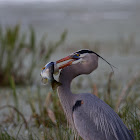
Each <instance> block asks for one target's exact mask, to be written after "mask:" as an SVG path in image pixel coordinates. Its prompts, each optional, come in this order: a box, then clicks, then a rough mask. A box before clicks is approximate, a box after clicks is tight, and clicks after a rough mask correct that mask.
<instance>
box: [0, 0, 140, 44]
mask: <svg viewBox="0 0 140 140" xmlns="http://www.w3.org/2000/svg"><path fill="white" fill-rule="evenodd" d="M24 2H25V1H24ZM139 15H140V2H139V1H138V0H134V1H132V0H129V1H126V0H123V1H117V0H115V1H111V0H104V1H97V0H95V1H90V0H88V1H76V2H75V1H68V0H67V1H61V2H30V3H23V2H21V3H9V4H8V3H6V4H2V3H1V5H0V24H2V25H4V26H7V25H10V26H12V25H14V24H16V23H21V25H22V29H23V30H24V31H27V30H28V26H29V25H33V26H34V27H35V29H36V31H37V33H38V37H40V35H42V34H43V33H44V32H47V33H48V37H49V38H50V39H57V38H58V37H59V35H60V33H62V32H63V31H64V29H67V30H68V31H69V34H68V39H67V42H69V43H71V42H74V41H77V40H92V41H93V40H116V38H117V37H118V36H119V35H120V34H121V35H127V34H131V33H133V32H134V33H136V36H137V41H138V42H139V39H138V38H139V36H140V28H139V26H140V18H139Z"/></svg>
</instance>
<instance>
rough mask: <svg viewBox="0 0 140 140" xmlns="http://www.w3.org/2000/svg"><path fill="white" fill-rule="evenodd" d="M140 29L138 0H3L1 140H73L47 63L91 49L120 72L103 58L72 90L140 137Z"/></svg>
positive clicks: (0, 12)
mask: <svg viewBox="0 0 140 140" xmlns="http://www.w3.org/2000/svg"><path fill="white" fill-rule="evenodd" d="M139 27H140V1H139V0H76V1H75V0H30V1H28V0H0V139H7V140H9V139H12V140H13V139H42V140H44V139H46V140H55V139H56V140H62V139H65V140H68V139H70V140H74V139H75V137H74V134H73V133H72V132H71V130H69V129H68V128H67V122H66V119H65V116H64V114H63V110H62V107H61V105H60V102H59V99H58V97H57V93H54V92H53V91H52V89H51V86H50V85H49V84H47V85H43V84H42V82H41V77H40V72H41V68H42V67H43V66H44V65H45V64H46V63H47V62H49V61H56V60H58V59H60V58H62V57H64V56H67V55H69V54H70V53H73V52H75V51H77V50H79V49H91V50H92V51H95V52H96V53H98V54H99V55H101V56H102V57H103V58H105V59H106V60H107V61H109V62H110V63H111V64H113V65H114V66H115V67H116V68H114V71H115V73H114V74H112V73H111V69H110V67H109V65H108V64H106V63H105V62H104V61H102V60H99V67H98V69H97V70H96V71H95V72H93V73H92V74H90V75H83V76H80V77H78V78H76V79H75V80H74V81H73V82H72V91H73V92H74V93H80V92H91V93H92V94H95V95H96V96H98V97H99V98H101V99H102V100H104V101H105V102H106V103H108V104H109V105H110V106H111V107H112V108H113V109H114V110H115V111H116V112H117V113H118V114H119V115H120V117H121V118H122V119H123V121H124V123H125V124H126V125H127V127H128V128H129V129H131V130H133V132H134V135H135V139H138V140H139V139H140V118H139V115H140V28H139ZM55 78H56V79H57V78H58V76H56V77H55ZM79 139H81V138H79Z"/></svg>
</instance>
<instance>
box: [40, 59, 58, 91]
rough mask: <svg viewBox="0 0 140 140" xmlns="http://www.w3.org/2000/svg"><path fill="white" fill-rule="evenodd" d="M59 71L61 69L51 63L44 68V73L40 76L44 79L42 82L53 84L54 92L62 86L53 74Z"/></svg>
mask: <svg viewBox="0 0 140 140" xmlns="http://www.w3.org/2000/svg"><path fill="white" fill-rule="evenodd" d="M58 71H59V69H58V68H57V65H56V63H55V62H49V63H47V64H46V65H45V66H44V67H43V68H42V71H41V74H40V75H41V77H42V81H43V82H47V81H49V82H50V83H51V86H52V89H53V90H55V89H56V88H57V87H58V86H60V85H61V83H59V82H57V81H56V80H55V79H54V77H53V74H54V73H55V72H58Z"/></svg>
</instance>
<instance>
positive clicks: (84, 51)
mask: <svg viewBox="0 0 140 140" xmlns="http://www.w3.org/2000/svg"><path fill="white" fill-rule="evenodd" d="M76 53H80V54H84V53H94V52H93V51H90V50H80V51H77V52H76Z"/></svg>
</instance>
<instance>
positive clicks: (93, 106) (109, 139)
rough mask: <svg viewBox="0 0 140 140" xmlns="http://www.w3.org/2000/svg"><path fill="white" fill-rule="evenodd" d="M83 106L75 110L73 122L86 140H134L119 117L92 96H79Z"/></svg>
mask: <svg viewBox="0 0 140 140" xmlns="http://www.w3.org/2000/svg"><path fill="white" fill-rule="evenodd" d="M77 97H78V99H77V100H78V101H82V104H81V105H79V104H78V105H79V106H78V107H77V108H75V109H74V110H73V121H74V124H75V127H76V129H77V131H78V132H79V134H80V135H81V136H82V137H83V138H84V139H86V140H94V139H96V140H115V139H116V140H133V137H132V136H131V134H130V132H129V130H128V129H127V128H126V126H125V125H124V123H123V122H122V120H121V119H120V118H119V116H118V115H117V114H116V113H115V112H114V111H113V109H112V108H111V107H110V106H108V105H107V104H106V103H104V102H103V101H102V100H100V99H99V98H97V97H96V96H94V95H92V94H79V96H77Z"/></svg>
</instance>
